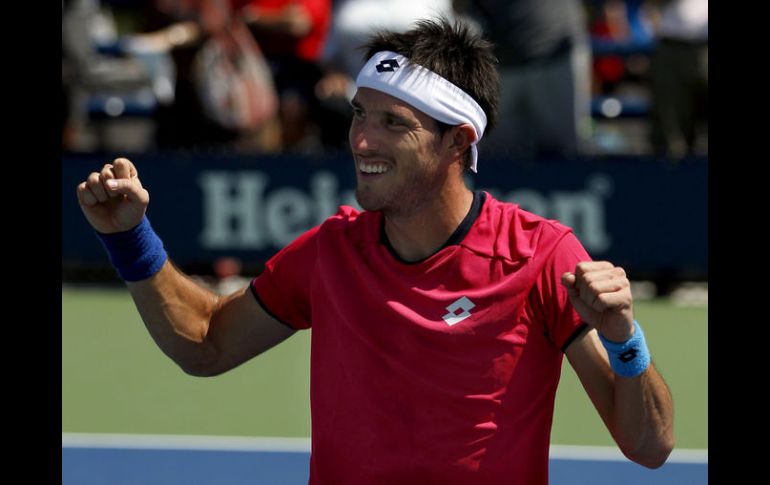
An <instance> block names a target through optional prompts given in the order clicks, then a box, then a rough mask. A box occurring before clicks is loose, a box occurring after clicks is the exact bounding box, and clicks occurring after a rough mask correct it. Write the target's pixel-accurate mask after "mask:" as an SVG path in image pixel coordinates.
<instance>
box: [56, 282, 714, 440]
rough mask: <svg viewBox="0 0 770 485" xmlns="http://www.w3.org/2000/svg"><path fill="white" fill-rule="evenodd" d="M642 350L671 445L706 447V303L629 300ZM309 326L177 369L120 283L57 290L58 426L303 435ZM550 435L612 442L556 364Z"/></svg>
mask: <svg viewBox="0 0 770 485" xmlns="http://www.w3.org/2000/svg"><path fill="white" fill-rule="evenodd" d="M635 314H636V318H637V320H638V321H639V322H640V324H641V325H642V326H643V328H644V330H645V336H646V338H647V341H648V344H649V346H650V349H651V351H652V357H653V361H654V362H655V364H656V365H657V367H658V369H659V370H660V372H661V373H662V374H663V376H664V378H665V379H666V381H667V382H668V384H669V387H670V388H671V392H672V394H673V397H674V403H675V433H676V437H677V448H708V422H707V414H708V350H707V346H708V334H707V330H708V308H707V307H705V306H703V307H677V306H675V305H673V304H672V303H671V302H670V301H668V300H665V299H659V300H652V301H645V302H637V303H636V304H635ZM309 348H310V333H309V332H308V331H303V332H299V333H297V334H296V335H295V336H293V337H291V338H290V339H289V340H287V341H286V342H284V343H282V344H281V345H279V346H278V347H276V348H274V349H272V350H270V351H268V352H266V353H265V354H263V355H261V356H259V357H257V358H256V359H253V360H251V361H249V362H247V363H245V364H243V365H242V366H240V367H238V368H237V369H234V370H232V371H230V372H228V373H226V374H223V375H220V376H217V377H213V378H197V377H191V376H188V375H186V374H184V373H183V372H182V371H181V370H180V369H179V368H178V367H177V366H176V365H175V364H174V363H173V362H172V361H171V360H170V359H168V358H167V357H166V356H165V355H163V353H162V352H161V351H160V350H159V349H158V348H157V347H156V346H155V343H154V342H153V341H152V338H151V337H150V336H149V334H148V333H147V331H146V330H145V328H144V325H143V323H142V321H141V319H140V318H139V315H138V313H137V311H136V309H135V308H134V306H133V302H132V300H131V297H130V296H129V294H128V292H127V291H126V290H125V289H122V288H117V289H103V288H102V289H99V288H93V287H91V288H85V287H74V286H65V287H63V289H62V431H63V432H79V433H137V434H196V435H232V436H295V437H307V436H309V435H310V411H309ZM552 436H553V437H552V442H553V443H554V444H570V445H612V444H613V442H612V439H611V438H610V436H609V433H608V432H607V431H606V429H605V427H604V425H603V424H602V422H601V420H600V419H599V417H598V415H597V414H596V411H595V410H594V408H593V407H592V405H591V403H590V401H589V399H588V397H587V395H586V394H585V392H584V391H583V389H582V387H581V386H580V383H579V382H578V380H577V378H576V377H575V375H574V372H573V371H572V369H571V368H570V367H569V364H567V363H566V359H565V365H564V370H563V373H562V380H561V384H560V387H559V391H558V393H557V402H556V414H555V417H554V424H553V433H552Z"/></svg>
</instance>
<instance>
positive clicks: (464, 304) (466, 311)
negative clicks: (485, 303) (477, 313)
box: [441, 296, 476, 327]
mask: <svg viewBox="0 0 770 485" xmlns="http://www.w3.org/2000/svg"><path fill="white" fill-rule="evenodd" d="M475 307H476V304H475V303H473V302H472V301H470V300H469V299H468V297H467V296H464V297H462V298H460V299H458V300H457V301H455V302H454V303H452V304H451V305H449V306H448V307H446V309H447V311H448V312H449V313H447V314H446V315H444V316H443V317H441V318H443V319H444V321H445V322H446V323H447V325H449V326H450V327H451V326H452V325H456V324H458V323H460V322H462V321H463V320H465V319H466V318H468V317H469V316H471V312H470V311H471V310H472V309H473V308H475Z"/></svg>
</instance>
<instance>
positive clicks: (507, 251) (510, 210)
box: [471, 194, 572, 261]
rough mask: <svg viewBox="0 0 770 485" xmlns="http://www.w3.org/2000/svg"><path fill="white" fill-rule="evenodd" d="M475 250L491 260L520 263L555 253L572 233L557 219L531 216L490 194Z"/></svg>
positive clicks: (531, 214)
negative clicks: (556, 245)
mask: <svg viewBox="0 0 770 485" xmlns="http://www.w3.org/2000/svg"><path fill="white" fill-rule="evenodd" d="M480 222H481V223H480V224H479V228H478V231H477V236H478V237H477V238H476V239H475V240H473V241H471V244H474V243H475V246H476V248H475V249H479V250H481V251H487V252H489V253H490V256H496V257H502V258H505V259H510V260H513V261H515V260H519V259H523V258H530V257H533V256H534V255H535V254H536V253H539V252H542V251H548V250H549V249H552V246H554V245H555V244H556V243H558V241H559V240H561V239H562V238H563V237H564V236H565V235H566V234H568V233H570V232H572V229H571V228H569V227H567V226H565V225H564V224H562V223H560V222H559V221H557V220H555V219H548V218H546V217H544V216H542V215H539V214H535V213H533V212H529V211H527V210H524V209H522V208H521V206H520V205H519V204H517V203H515V202H506V201H501V200H498V199H495V198H494V197H493V196H491V195H490V194H487V203H486V204H485V205H484V210H483V212H482V218H481V221H480Z"/></svg>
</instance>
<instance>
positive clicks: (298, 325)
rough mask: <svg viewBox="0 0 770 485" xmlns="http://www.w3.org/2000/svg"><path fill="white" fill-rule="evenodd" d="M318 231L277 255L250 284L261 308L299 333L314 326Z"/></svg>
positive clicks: (313, 231) (303, 237) (312, 231)
mask: <svg viewBox="0 0 770 485" xmlns="http://www.w3.org/2000/svg"><path fill="white" fill-rule="evenodd" d="M318 229H319V228H318V227H315V228H313V229H310V230H309V231H307V232H305V233H303V234H302V235H301V236H299V237H298V238H297V239H295V240H294V241H293V242H291V243H290V244H289V245H288V246H286V247H284V248H283V249H282V250H280V251H279V252H278V253H276V254H275V255H274V256H273V257H272V258H270V259H269V260H268V261H267V263H266V264H265V270H264V271H263V272H262V273H261V274H260V275H259V276H257V277H256V278H254V279H253V280H252V282H251V290H252V292H253V293H254V296H255V297H256V298H257V300H258V301H259V303H260V305H262V308H264V309H265V311H267V312H268V313H269V314H270V315H272V316H273V317H274V318H276V319H278V320H279V321H281V322H283V323H284V324H286V325H288V326H290V327H292V328H294V329H297V330H299V329H303V328H309V327H310V324H311V322H310V320H311V319H310V316H311V313H310V285H311V281H312V275H313V274H314V272H315V271H314V270H315V264H316V260H317V258H316V255H317V246H316V233H317V232H318Z"/></svg>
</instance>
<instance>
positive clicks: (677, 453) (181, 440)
mask: <svg viewBox="0 0 770 485" xmlns="http://www.w3.org/2000/svg"><path fill="white" fill-rule="evenodd" d="M61 445H62V448H122V449H151V450H221V451H278V452H297V453H310V438H285V437H269V436H260V437H250V436H199V435H170V434H165V435H150V434H106V433H62V434H61ZM550 456H551V458H555V459H562V460H606V461H626V460H628V458H626V457H624V456H623V454H622V453H621V452H620V450H618V449H617V448H615V447H611V446H572V445H551V455H550ZM667 463H708V450H688V449H681V450H674V451H673V452H672V453H671V456H669V458H668V460H667Z"/></svg>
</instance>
